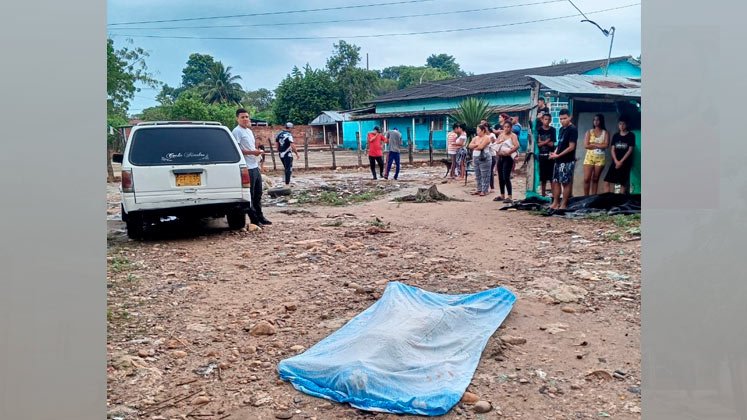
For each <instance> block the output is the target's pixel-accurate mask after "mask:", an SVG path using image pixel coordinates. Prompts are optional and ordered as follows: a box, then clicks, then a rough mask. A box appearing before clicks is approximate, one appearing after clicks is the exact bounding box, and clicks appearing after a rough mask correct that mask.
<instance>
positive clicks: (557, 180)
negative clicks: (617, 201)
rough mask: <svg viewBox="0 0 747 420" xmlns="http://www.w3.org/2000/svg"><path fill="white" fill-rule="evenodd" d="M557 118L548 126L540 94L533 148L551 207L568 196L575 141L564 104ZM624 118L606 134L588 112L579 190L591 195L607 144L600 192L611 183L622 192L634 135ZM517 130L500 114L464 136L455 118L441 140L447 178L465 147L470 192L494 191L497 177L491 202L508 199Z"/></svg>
mask: <svg viewBox="0 0 747 420" xmlns="http://www.w3.org/2000/svg"><path fill="white" fill-rule="evenodd" d="M559 119H560V128H559V129H556V128H555V127H553V126H551V125H550V124H551V121H552V117H551V115H550V110H549V108H548V107H547V105H546V104H545V101H544V99H540V101H539V106H538V112H537V120H536V133H537V147H538V152H539V153H538V156H537V164H538V166H539V180H540V188H541V194H542V196H547V183H548V182H549V183H550V186H551V190H550V191H551V195H552V204H551V205H550V208H551V209H553V210H556V209H565V208H566V207H567V206H568V200H569V199H570V197H571V196H572V195H573V175H574V171H575V167H576V144H577V142H578V129H577V128H576V126H575V125H574V124H573V121H572V117H571V115H570V113H569V112H568V110H567V109H561V110H560V112H559ZM628 123H629V121H628V119H627V118H626V117H625V116H621V117H620V118H619V120H618V132H617V133H615V134H614V135H612V136H610V134H609V132H608V131H607V128H606V126H605V121H604V115H602V114H596V115H595V116H594V119H593V122H592V128H591V129H590V130H589V131H588V132H587V133H586V134H585V137H584V148H585V150H586V153H585V156H584V160H583V165H584V166H583V168H584V195H589V194H597V192H598V190H599V188H598V187H599V180H600V177H601V174H602V172H603V170H604V167H605V166H606V165H607V163H608V162H607V161H608V159H607V149H609V150H610V153H609V156H610V157H611V162H610V165H609V169H608V171H607V174H606V176H605V177H604V181H605V184H606V185H605V191H606V192H612V190H613V188H614V186H615V185H619V186H620V188H621V192H622V193H626V190H627V186H628V184H629V182H630V171H631V168H632V166H633V156H632V155H633V149H634V148H635V135H634V134H633V133H632V132H630V131H629V130H628ZM521 129H522V128H521V125H519V124H518V121H517V118H516V117H511V116H509V115H507V114H501V115H500V116H499V121H498V124H496V125H495V126H493V127H491V126H490V124H489V123H488V122H487V121H486V120H482V121H481V122H480V124H479V125H478V126H477V127H476V134H475V136H474V137H473V138H472V139H471V140H470V141H468V139H467V126H466V125H464V124H462V123H455V124H454V125H453V126H452V131H451V132H449V134H448V135H447V140H446V144H447V153H448V155H449V158H450V160H451V170H450V172H449V176H450V178H452V179H455V178H456V172H457V171H459V168H460V158H461V157H462V156H464V155H465V151H467V152H469V153H471V155H472V163H473V168H474V173H475V183H476V188H475V190H474V191H472V192H471V193H472V194H474V195H477V196H480V197H484V196H486V195H488V194H490V193H492V192H494V191H495V185H494V179H495V177H496V176H497V177H498V187H499V195H497V196H496V197H495V198H494V201H502V202H504V203H510V202H512V201H513V196H512V192H513V191H512V185H511V175H512V173H513V172H514V170H515V168H516V158H517V157H518V150H519V135H520V133H521ZM610 137H611V138H610ZM465 145H466V146H465ZM459 175H460V176H462V175H463V174H459Z"/></svg>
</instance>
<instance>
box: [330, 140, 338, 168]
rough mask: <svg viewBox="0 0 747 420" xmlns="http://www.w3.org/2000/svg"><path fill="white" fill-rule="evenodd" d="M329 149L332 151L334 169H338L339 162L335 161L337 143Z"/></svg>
mask: <svg viewBox="0 0 747 420" xmlns="http://www.w3.org/2000/svg"><path fill="white" fill-rule="evenodd" d="M329 149H330V150H331V151H332V169H333V170H334V169H337V160H336V159H335V143H332V144H330V145H329Z"/></svg>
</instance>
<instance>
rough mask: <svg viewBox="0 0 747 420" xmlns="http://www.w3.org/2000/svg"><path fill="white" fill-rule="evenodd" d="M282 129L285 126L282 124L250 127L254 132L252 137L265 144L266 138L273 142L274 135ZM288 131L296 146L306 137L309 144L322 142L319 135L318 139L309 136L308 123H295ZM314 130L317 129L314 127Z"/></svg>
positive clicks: (309, 128)
mask: <svg viewBox="0 0 747 420" xmlns="http://www.w3.org/2000/svg"><path fill="white" fill-rule="evenodd" d="M284 129H285V127H283V126H282V125H268V126H256V127H252V132H253V133H254V137H255V138H256V139H257V142H259V143H260V144H264V145H265V146H267V139H270V140H272V141H273V142H274V141H275V136H276V135H277V134H278V133H279V132H280V131H281V130H284ZM288 131H290V132H291V134H292V135H293V141H295V142H296V145H297V146H300V145H302V144H303V143H304V141H305V140H306V138H307V137H308V139H309V144H316V143H317V142H318V143H319V144H322V142H321V137H319V138H318V139H317V138H316V136H314V137H315V138H312V137H311V127H310V126H308V125H296V126H293V128H291V129H290V130H288ZM314 131H317V130H316V129H314ZM315 134H316V133H315ZM273 146H274V143H273Z"/></svg>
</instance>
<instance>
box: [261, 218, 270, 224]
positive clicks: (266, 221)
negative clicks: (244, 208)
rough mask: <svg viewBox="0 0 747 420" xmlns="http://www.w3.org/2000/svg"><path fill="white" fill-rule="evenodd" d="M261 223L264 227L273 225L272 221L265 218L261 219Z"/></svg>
mask: <svg viewBox="0 0 747 420" xmlns="http://www.w3.org/2000/svg"><path fill="white" fill-rule="evenodd" d="M259 223H262V224H263V225H271V224H272V222H271V221H269V220H267V219H265V218H264V217H263V218H261V219H259Z"/></svg>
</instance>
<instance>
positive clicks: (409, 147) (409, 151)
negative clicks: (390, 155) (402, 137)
mask: <svg viewBox="0 0 747 420" xmlns="http://www.w3.org/2000/svg"><path fill="white" fill-rule="evenodd" d="M412 150H413V147H412V134H411V132H410V127H407V156H408V158H409V159H410V165H412Z"/></svg>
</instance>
